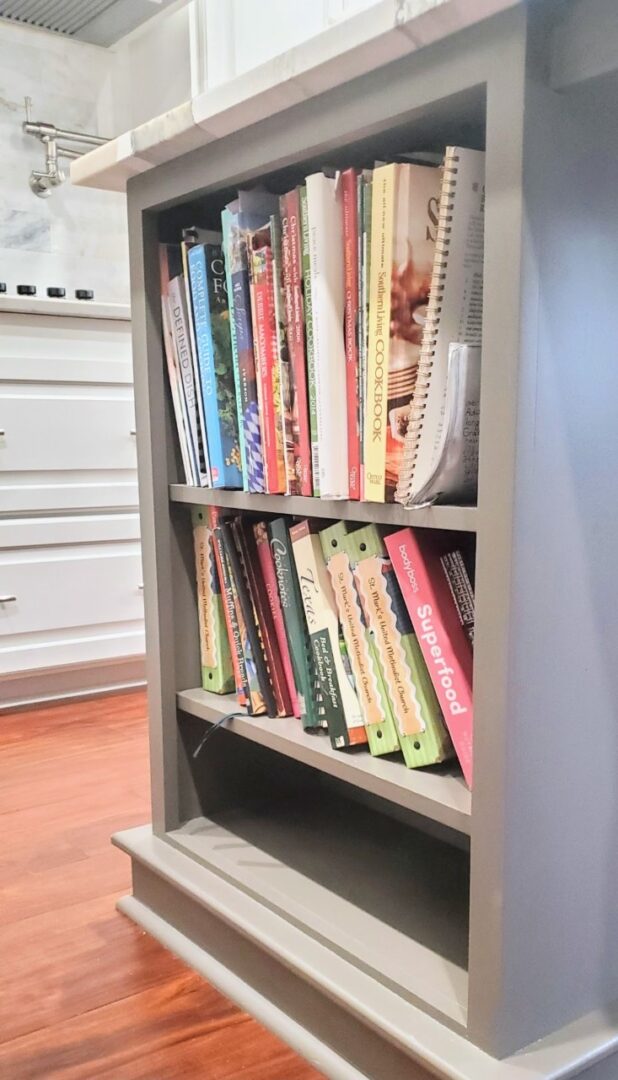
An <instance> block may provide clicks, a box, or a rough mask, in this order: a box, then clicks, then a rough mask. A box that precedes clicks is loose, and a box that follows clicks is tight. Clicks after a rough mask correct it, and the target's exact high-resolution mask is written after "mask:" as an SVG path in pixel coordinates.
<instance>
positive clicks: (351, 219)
mask: <svg viewBox="0 0 618 1080" xmlns="http://www.w3.org/2000/svg"><path fill="white" fill-rule="evenodd" d="M341 190H342V195H343V260H344V273H345V309H344V310H345V316H344V339H345V359H346V397H347V409H346V411H347V417H348V472H349V498H350V499H360V484H361V446H360V413H359V408H360V373H359V367H358V337H357V324H358V203H357V192H356V170H355V169H346V170H345V172H343V173H342V174H341Z"/></svg>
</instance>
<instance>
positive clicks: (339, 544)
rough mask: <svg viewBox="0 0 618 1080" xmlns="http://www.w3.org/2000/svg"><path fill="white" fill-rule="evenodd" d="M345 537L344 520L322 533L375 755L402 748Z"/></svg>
mask: <svg viewBox="0 0 618 1080" xmlns="http://www.w3.org/2000/svg"><path fill="white" fill-rule="evenodd" d="M346 539H347V527H346V524H345V522H343V521H341V522H338V523H337V524H335V525H331V526H330V527H329V528H327V529H324V530H322V531H321V532H320V542H321V544H322V551H323V553H324V558H325V560H326V566H327V569H328V572H329V575H330V580H331V584H332V587H333V593H334V595H335V602H336V604H337V612H338V615H339V622H340V624H341V629H342V632H343V637H344V640H345V643H346V647H347V651H348V657H349V660H350V667H351V669H352V675H353V677H354V685H355V688H356V693H357V696H358V700H359V704H360V707H361V710H362V713H363V719H364V722H365V730H366V732H367V740H368V742H369V749H370V751H371V753H372V754H373V755H374V756H379V755H381V754H392V753H393V752H394V751H396V750H399V738H398V736H397V728H396V725H395V721H394V718H393V715H392V710H391V707H390V702H389V700H388V696H387V694H386V690H385V687H384V680H383V678H382V673H381V670H380V665H379V662H378V659H377V657H376V655H375V650H374V647H373V641H372V638H371V635H370V634H369V633H368V630H367V624H366V622H365V618H364V615H363V611H362V607H361V604H360V600H359V597H358V592H357V589H356V583H355V581H354V574H353V572H352V564H351V561H350V555H349V553H348V551H347V550H346V549H345V545H346Z"/></svg>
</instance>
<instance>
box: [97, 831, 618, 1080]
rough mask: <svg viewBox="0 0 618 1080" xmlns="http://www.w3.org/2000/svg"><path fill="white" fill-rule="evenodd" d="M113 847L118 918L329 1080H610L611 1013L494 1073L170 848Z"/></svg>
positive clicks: (458, 1039) (444, 1030)
mask: <svg viewBox="0 0 618 1080" xmlns="http://www.w3.org/2000/svg"><path fill="white" fill-rule="evenodd" d="M114 843H115V844H116V846H117V847H119V848H120V849H121V850H122V851H124V852H126V854H128V855H129V856H130V858H131V862H132V872H133V895H132V896H129V897H125V898H123V899H122V900H120V902H119V904H118V907H119V910H120V911H121V912H123V913H124V914H125V915H127V916H128V917H129V918H131V919H133V921H134V922H136V923H138V925H139V926H141V927H142V928H143V929H144V930H146V931H147V932H148V933H150V934H152V936H153V937H155V938H156V939H157V940H158V941H160V942H161V944H162V945H164V946H165V947H166V948H168V949H170V951H171V952H173V953H174V954H175V955H176V956H178V957H179V958H180V959H181V960H184V962H185V963H187V964H188V965H189V966H190V967H192V968H193V969H194V970H196V971H197V972H198V973H199V974H200V975H202V976H203V977H204V978H205V979H207V980H208V981H209V982H210V983H212V984H213V985H214V986H216V987H217V989H218V990H220V991H221V993H223V994H225V995H226V996H227V997H229V998H231V999H232V1000H233V1001H235V1002H237V1004H238V1005H239V1006H240V1007H241V1008H243V1009H245V1010H246V1011H248V1012H249V1013H250V1014H251V1015H252V1016H254V1017H256V1019H257V1020H258V1021H259V1022H260V1023H262V1024H264V1025H265V1026H266V1027H267V1028H269V1029H270V1030H271V1031H273V1032H274V1033H275V1034H276V1035H278V1036H279V1037H280V1038H281V1039H283V1040H284V1041H285V1042H286V1043H287V1044H288V1045H290V1046H291V1047H293V1048H294V1049H295V1050H296V1051H297V1052H298V1053H299V1054H301V1055H302V1056H303V1057H305V1058H306V1059H307V1060H308V1061H310V1062H311V1064H313V1065H314V1066H315V1068H316V1069H318V1070H319V1071H320V1072H322V1073H323V1074H324V1076H326V1077H329V1080H376V1078H377V1077H379V1078H380V1080H401V1078H402V1077H403V1076H405V1077H406V1078H407V1080H431V1078H432V1077H439V1078H440V1080H562V1078H564V1080H566V1078H567V1077H572V1076H579V1075H583V1076H584V1077H585V1080H615V1076H616V1073H617V1070H618V1056H616V1049H617V1047H616V1036H615V1030H616V1023H617V1021H618V1015H613V1014H612V1013H611V1011H608V1010H604V1011H603V1012H601V1011H599V1013H595V1014H590V1015H589V1016H587V1017H584V1018H583V1019H581V1020H579V1021H577V1022H576V1023H575V1024H572V1025H570V1027H568V1028H565V1029H563V1031H562V1032H559V1033H558V1034H557V1035H554V1036H552V1037H550V1038H548V1039H545V1040H542V1041H541V1042H538V1043H535V1044H534V1045H533V1046H532V1047H531V1048H530V1049H529V1050H523V1051H521V1052H520V1053H519V1054H517V1055H514V1056H513V1057H510V1058H506V1059H505V1060H503V1061H497V1060H496V1059H495V1058H492V1057H490V1056H489V1055H488V1054H485V1053H484V1052H483V1051H482V1050H480V1049H479V1048H478V1047H476V1046H474V1045H473V1044H472V1043H471V1042H469V1041H468V1039H467V1038H466V1037H465V1035H463V1034H459V1033H457V1032H456V1031H453V1030H451V1029H449V1028H448V1027H446V1026H445V1025H444V1023H442V1022H440V1021H439V1020H436V1019H434V1018H433V1017H431V1016H429V1015H427V1013H426V1012H424V1011H423V1010H421V1009H418V1008H417V1007H416V1006H415V1005H413V1004H412V1003H411V1002H410V1001H407V1000H405V999H404V998H403V997H401V996H400V995H398V994H396V993H394V992H393V991H392V990H391V989H389V988H388V987H387V986H385V985H384V984H383V983H382V982H380V981H378V980H377V979H374V978H373V977H372V976H371V975H369V974H367V973H366V972H363V971H361V970H359V968H357V967H356V966H355V965H352V964H350V963H349V962H348V961H347V960H346V959H345V958H343V957H341V956H340V955H338V954H337V952H335V951H334V950H332V949H329V948H327V947H326V946H325V945H324V944H322V943H321V942H320V941H318V940H316V939H313V938H311V937H309V936H308V935H307V934H305V933H303V931H302V930H300V929H299V928H298V926H296V925H295V924H294V923H293V922H291V921H288V920H287V919H285V918H282V917H281V916H280V915H278V914H277V913H275V912H273V911H272V910H271V909H269V908H267V907H266V906H265V905H263V904H261V903H260V902H259V901H257V900H256V899H254V898H253V897H252V896H250V895H248V894H247V893H246V892H245V891H244V890H242V889H240V888H237V887H235V886H234V885H233V884H232V883H230V881H228V880H226V879H225V878H224V877H223V876H220V875H219V874H217V873H215V872H213V871H212V870H210V869H208V868H207V867H205V866H201V865H199V864H198V863H197V862H196V860H195V858H194V857H192V856H191V855H189V854H185V853H183V852H182V851H180V850H178V849H177V847H176V845H175V844H174V842H173V839H172V837H171V836H167V835H166V836H164V837H157V836H154V834H153V832H152V829H151V828H150V826H146V825H145V826H140V827H139V828H135V829H129V830H127V831H126V832H122V833H118V834H116V836H115V837H114ZM385 1017H387V1018H388V1022H386V1023H385Z"/></svg>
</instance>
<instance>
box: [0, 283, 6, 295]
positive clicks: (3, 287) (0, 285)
mask: <svg viewBox="0 0 618 1080" xmlns="http://www.w3.org/2000/svg"><path fill="white" fill-rule="evenodd" d="M3 292H6V281H0V293H3Z"/></svg>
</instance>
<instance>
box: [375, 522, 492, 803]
mask: <svg viewBox="0 0 618 1080" xmlns="http://www.w3.org/2000/svg"><path fill="white" fill-rule="evenodd" d="M385 544H386V547H387V550H388V553H389V555H390V557H391V562H392V564H393V567H394V570H395V573H396V575H397V580H398V582H399V587H400V589H401V592H402V594H403V598H404V600H405V604H406V607H407V609H408V611H409V613H410V618H411V620H412V626H413V627H414V632H415V634H416V636H417V638H418V641H419V644H420V647H421V650H422V653H423V657H424V659H425V663H426V664H427V668H428V671H429V674H430V676H431V681H432V682H433V685H434V688H435V691H436V695H437V697H438V701H439V702H440V707H441V709H442V712H443V713H444V719H445V721H446V726H447V727H448V730H449V733H450V736H451V739H452V741H453V746H454V747H455V751H456V753H457V757H458V758H459V763H460V765H461V768H462V771H463V774H464V777H465V780H466V783H467V784H468V786H469V787H472V647H471V645H470V640H469V638H468V636H467V634H466V632H465V629H464V627H463V626H462V625H461V621H460V618H459V615H458V612H457V608H456V606H455V602H454V600H453V596H452V593H451V590H450V588H449V584H448V581H447V578H446V575H445V573H444V571H443V569H442V565H441V563H440V556H441V555H443V554H444V552H445V550H447V548H448V541H444V540H443V539H442V538H440V537H438V536H436V535H435V534H433V535H431V534H426V531H425V530H423V529H421V530H420V531H416V532H415V531H414V530H412V529H401V530H400V531H399V532H396V533H392V534H391V535H390V536H387V537H386V539H385Z"/></svg>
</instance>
